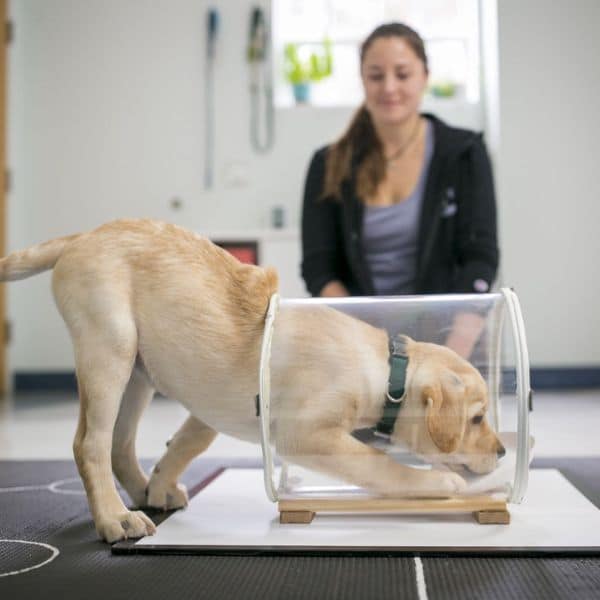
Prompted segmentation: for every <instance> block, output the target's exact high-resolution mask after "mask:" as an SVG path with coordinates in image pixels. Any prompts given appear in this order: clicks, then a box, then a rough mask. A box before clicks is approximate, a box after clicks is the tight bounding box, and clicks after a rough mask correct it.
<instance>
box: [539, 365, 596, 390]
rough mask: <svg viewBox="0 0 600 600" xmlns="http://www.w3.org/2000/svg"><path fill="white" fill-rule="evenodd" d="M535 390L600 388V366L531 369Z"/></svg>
mask: <svg viewBox="0 0 600 600" xmlns="http://www.w3.org/2000/svg"><path fill="white" fill-rule="evenodd" d="M531 387H532V389H534V390H565V389H589V388H600V367H558V368H557V367H537V368H532V369H531Z"/></svg>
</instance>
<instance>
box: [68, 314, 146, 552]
mask: <svg viewBox="0 0 600 600" xmlns="http://www.w3.org/2000/svg"><path fill="white" fill-rule="evenodd" d="M82 321H84V322H79V323H78V331H77V332H76V334H75V335H73V345H74V349H75V361H76V368H77V379H78V385H79V394H80V403H81V404H80V416H79V426H78V429H77V433H76V436H75V441H74V443H73V451H74V453H75V461H76V463H77V467H78V469H79V473H80V475H81V478H82V480H83V484H84V486H85V490H86V492H87V497H88V502H89V505H90V510H91V513H92V517H93V519H94V522H95V525H96V530H97V531H98V534H99V535H100V537H102V538H103V539H105V540H106V541H107V542H114V541H116V540H120V539H124V538H129V537H142V536H144V535H148V534H152V533H154V532H155V531H156V528H155V526H154V523H152V521H151V520H150V519H149V518H148V517H147V516H146V515H145V514H144V513H142V512H130V511H129V510H128V509H127V508H126V507H125V505H124V504H123V501H122V500H121V497H120V496H119V494H118V492H117V489H116V486H115V481H114V479H113V476H112V469H111V445H112V438H113V429H114V426H115V422H116V420H117V414H118V412H119V405H120V402H121V397H122V396H123V393H124V391H125V387H126V385H127V382H128V381H129V379H130V377H131V371H132V369H133V363H134V360H135V356H136V353H137V334H136V329H135V323H134V322H133V320H132V319H128V318H127V317H126V316H124V315H119V318H117V315H113V316H112V317H111V320H109V319H106V320H105V322H102V323H97V322H93V321H92V320H91V319H90V320H87V319H82ZM72 331H73V330H72Z"/></svg>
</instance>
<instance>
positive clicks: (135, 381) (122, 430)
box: [112, 367, 154, 507]
mask: <svg viewBox="0 0 600 600" xmlns="http://www.w3.org/2000/svg"><path fill="white" fill-rule="evenodd" d="M153 395H154V387H153V386H152V384H151V383H150V380H149V379H148V377H147V376H146V375H145V373H143V372H142V371H140V370H139V369H138V368H137V367H134V369H133V372H132V373H131V378H130V379H129V382H128V383H127V387H126V389H125V393H124V394H123V399H122V400H121V407H120V409H119V416H118V417H117V423H116V425H115V430H114V433H113V442H112V468H113V473H114V474H115V477H116V478H117V479H118V480H119V482H120V483H121V485H122V486H123V487H124V488H125V490H126V491H127V493H128V494H129V497H130V498H131V500H132V501H133V504H134V506H138V507H140V506H145V504H146V489H147V487H148V477H147V476H146V474H145V473H144V471H143V470H142V468H141V467H140V464H139V462H138V459H137V455H136V451H135V440H136V434H137V426H138V423H139V420H140V417H141V416H142V413H143V412H144V410H145V408H146V407H147V406H148V404H149V403H150V401H151V400H152V396H153Z"/></svg>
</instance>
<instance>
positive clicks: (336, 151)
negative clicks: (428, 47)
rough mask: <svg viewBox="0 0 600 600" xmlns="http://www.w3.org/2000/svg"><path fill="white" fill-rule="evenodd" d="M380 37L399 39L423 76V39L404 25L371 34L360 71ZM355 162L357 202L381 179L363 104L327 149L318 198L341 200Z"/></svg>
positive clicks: (377, 145) (381, 162)
mask: <svg viewBox="0 0 600 600" xmlns="http://www.w3.org/2000/svg"><path fill="white" fill-rule="evenodd" d="M384 37H400V38H402V39H403V40H405V41H406V43H407V44H408V45H409V46H410V47H411V48H412V49H413V51H414V52H415V54H416V55H417V57H418V58H419V60H421V62H422V63H423V65H424V67H425V72H427V69H428V68H427V55H426V54H425V44H424V43H423V39H422V38H421V36H420V35H419V34H418V33H417V32H416V31H415V30H414V29H412V28H411V27H409V26H408V25H404V23H385V24H384V25H380V26H379V27H377V28H376V29H374V30H373V31H372V32H371V34H370V35H369V36H368V37H367V39H366V40H365V41H364V42H363V43H362V45H361V47H360V64H361V67H362V64H363V61H364V58H365V54H366V52H367V50H368V49H369V48H370V47H371V44H372V43H373V42H374V41H375V40H376V39H379V38H384ZM355 160H357V161H359V163H360V164H359V167H358V170H357V173H356V191H357V194H358V196H359V198H363V199H365V198H369V197H370V196H372V195H373V194H374V193H375V192H376V190H377V187H378V186H379V184H380V183H381V182H382V181H383V179H384V177H385V158H384V156H383V148H382V146H381V142H380V141H379V138H378V137H377V133H376V132H375V127H374V126H373V122H372V120H371V116H370V115H369V113H368V111H367V109H366V108H365V106H364V104H363V105H362V106H361V107H360V108H359V109H358V111H357V112H356V113H355V115H354V117H353V119H352V121H351V122H350V125H349V126H348V129H347V130H346V132H345V133H344V134H343V135H342V137H341V138H340V139H339V140H338V141H337V142H335V143H334V144H332V145H331V146H330V147H329V149H328V152H327V163H326V168H325V185H324V187H323V194H322V196H321V197H322V198H334V199H338V200H339V199H341V197H342V190H341V188H342V183H343V181H344V180H346V179H349V178H350V173H351V170H352V163H353V161H355Z"/></svg>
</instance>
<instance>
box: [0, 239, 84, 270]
mask: <svg viewBox="0 0 600 600" xmlns="http://www.w3.org/2000/svg"><path fill="white" fill-rule="evenodd" d="M79 236H80V234H75V235H68V236H66V237H61V238H56V239H55V240H50V241H49V242H44V243H43V244H37V245H36V246H31V248H27V249H26V250H21V251H19V252H13V253H12V254H9V255H8V256H5V257H4V258H0V281H15V280H17V279H25V278H26V277H31V276H32V275H36V274H37V273H41V272H42V271H47V270H48V269H52V268H53V267H54V265H55V264H56V262H57V261H58V259H59V258H60V255H61V254H62V253H63V250H64V249H65V248H66V247H67V246H68V245H69V244H70V243H71V242H72V241H73V240H75V239H77V238H78V237H79Z"/></svg>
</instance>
